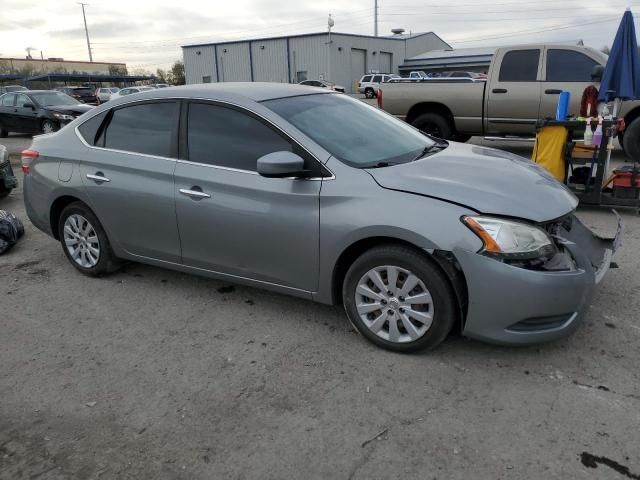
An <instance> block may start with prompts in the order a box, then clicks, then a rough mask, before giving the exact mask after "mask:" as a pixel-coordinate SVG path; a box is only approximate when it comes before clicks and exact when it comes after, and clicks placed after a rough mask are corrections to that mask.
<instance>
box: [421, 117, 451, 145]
mask: <svg viewBox="0 0 640 480" xmlns="http://www.w3.org/2000/svg"><path fill="white" fill-rule="evenodd" d="M411 125H413V126H414V127H416V128H417V129H418V130H421V131H423V132H424V133H426V134H428V135H431V136H432V137H437V138H443V139H446V140H453V131H452V129H451V125H449V122H448V121H447V119H446V118H444V117H443V116H442V115H440V114H439V113H423V114H422V115H418V117H416V119H415V120H414V121H413V122H411Z"/></svg>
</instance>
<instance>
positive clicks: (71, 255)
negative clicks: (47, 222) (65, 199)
mask: <svg viewBox="0 0 640 480" xmlns="http://www.w3.org/2000/svg"><path fill="white" fill-rule="evenodd" d="M58 238H59V239H60V243H61V244H62V250H63V251H64V254H65V255H66V256H67V259H68V260H69V262H71V265H73V266H74V267H75V268H76V269H78V270H79V271H81V272H82V273H84V274H85V275H89V276H92V277H99V276H101V275H104V274H105V273H110V272H113V271H115V270H117V269H118V267H119V266H120V261H119V260H118V259H117V258H116V256H115V255H114V253H113V250H112V249H111V244H110V243H109V239H108V238H107V234H106V232H105V231H104V228H102V225H101V224H100V221H99V220H98V218H97V217H96V216H95V215H94V214H93V212H92V211H91V210H90V209H89V208H88V207H87V206H86V205H85V204H84V203H82V202H74V203H71V204H69V205H68V206H67V207H65V209H64V210H63V211H62V214H61V215H60V220H59V222H58Z"/></svg>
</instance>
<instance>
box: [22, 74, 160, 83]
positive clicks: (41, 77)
mask: <svg viewBox="0 0 640 480" xmlns="http://www.w3.org/2000/svg"><path fill="white" fill-rule="evenodd" d="M154 78H155V77H152V76H149V75H110V74H92V73H41V74H38V75H34V76H32V77H29V78H26V79H25V81H26V82H43V81H48V80H52V81H54V82H140V81H143V80H153V79H154Z"/></svg>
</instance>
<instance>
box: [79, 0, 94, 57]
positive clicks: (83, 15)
mask: <svg viewBox="0 0 640 480" xmlns="http://www.w3.org/2000/svg"><path fill="white" fill-rule="evenodd" d="M77 3H78V5H80V6H82V18H83V19H84V33H85V35H86V36H87V49H88V50H89V61H90V62H93V55H92V54H91V42H90V41H89V29H88V28H87V16H86V15H85V13H84V7H85V5H89V4H88V3H82V2H77Z"/></svg>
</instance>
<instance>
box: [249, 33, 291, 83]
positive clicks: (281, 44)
mask: <svg viewBox="0 0 640 480" xmlns="http://www.w3.org/2000/svg"><path fill="white" fill-rule="evenodd" d="M251 59H252V60H253V80H254V81H255V82H284V83H287V82H289V71H288V69H289V66H288V64H287V39H286V38H280V39H276V40H260V41H257V42H251Z"/></svg>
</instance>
